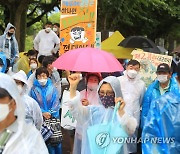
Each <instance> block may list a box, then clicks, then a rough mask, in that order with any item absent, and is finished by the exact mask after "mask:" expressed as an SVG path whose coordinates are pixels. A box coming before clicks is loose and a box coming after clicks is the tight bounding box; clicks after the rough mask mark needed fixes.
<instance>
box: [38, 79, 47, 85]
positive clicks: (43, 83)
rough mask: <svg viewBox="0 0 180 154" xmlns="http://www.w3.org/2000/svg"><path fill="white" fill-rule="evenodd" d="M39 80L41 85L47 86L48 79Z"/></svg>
mask: <svg viewBox="0 0 180 154" xmlns="http://www.w3.org/2000/svg"><path fill="white" fill-rule="evenodd" d="M38 82H39V84H40V85H41V86H45V85H46V83H47V79H40V80H38Z"/></svg>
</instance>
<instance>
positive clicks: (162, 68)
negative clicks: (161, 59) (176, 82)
mask: <svg viewBox="0 0 180 154" xmlns="http://www.w3.org/2000/svg"><path fill="white" fill-rule="evenodd" d="M157 72H171V68H170V67H169V65H168V64H166V63H162V64H159V65H158V67H157Z"/></svg>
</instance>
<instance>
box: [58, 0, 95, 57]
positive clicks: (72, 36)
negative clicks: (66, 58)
mask: <svg viewBox="0 0 180 154" xmlns="http://www.w3.org/2000/svg"><path fill="white" fill-rule="evenodd" d="M96 19H97V0H61V17H60V53H61V54H62V53H65V52H66V51H69V50H72V49H76V48H83V47H94V46H95V41H96Z"/></svg>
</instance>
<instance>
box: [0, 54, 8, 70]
mask: <svg viewBox="0 0 180 154" xmlns="http://www.w3.org/2000/svg"><path fill="white" fill-rule="evenodd" d="M0 59H1V60H2V61H3V67H2V70H1V71H0V72H2V73H4V72H5V71H6V67H7V63H6V56H5V54H4V53H3V52H0Z"/></svg>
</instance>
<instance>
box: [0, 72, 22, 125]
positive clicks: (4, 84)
mask: <svg viewBox="0 0 180 154" xmlns="http://www.w3.org/2000/svg"><path fill="white" fill-rule="evenodd" d="M0 81H1V82H0V87H1V88H3V89H5V90H7V91H8V93H9V94H10V95H11V97H12V98H13V99H14V100H15V102H16V110H15V115H16V116H17V120H18V121H19V122H24V119H25V117H24V116H25V108H24V105H23V103H22V101H21V97H20V95H19V91H18V88H17V86H16V83H15V81H14V80H13V79H12V78H11V77H10V76H9V75H7V74H3V73H0Z"/></svg>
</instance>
